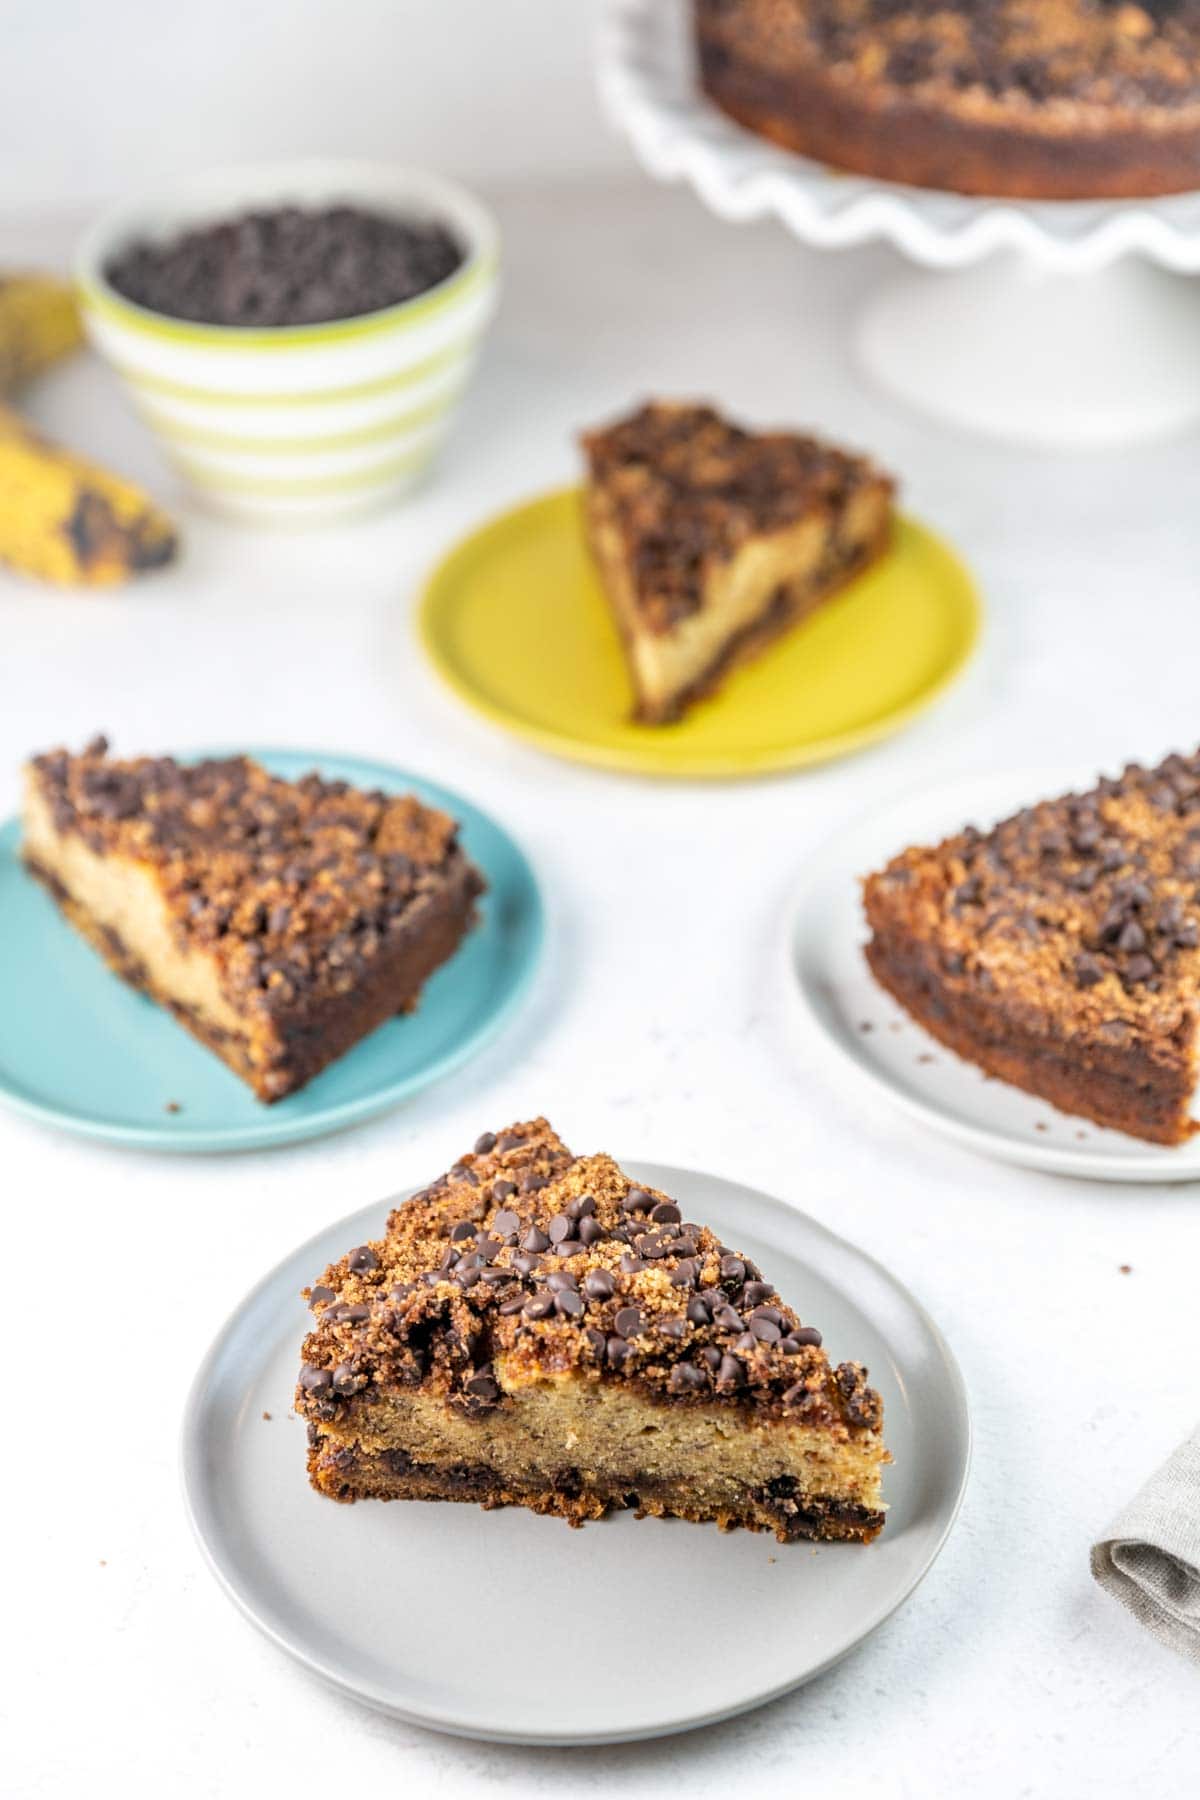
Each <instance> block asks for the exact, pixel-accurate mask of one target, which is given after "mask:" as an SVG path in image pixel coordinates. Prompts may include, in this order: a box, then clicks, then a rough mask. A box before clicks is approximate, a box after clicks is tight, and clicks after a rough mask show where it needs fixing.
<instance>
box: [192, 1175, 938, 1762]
mask: <svg viewBox="0 0 1200 1800" xmlns="http://www.w3.org/2000/svg"><path fill="white" fill-rule="evenodd" d="M629 1167H630V1172H631V1173H632V1174H633V1175H634V1176H635V1178H636V1179H638V1180H640V1181H644V1182H647V1183H648V1184H650V1185H651V1186H654V1187H657V1188H660V1189H662V1190H665V1191H666V1192H667V1193H670V1194H673V1195H675V1196H676V1197H677V1198H678V1199H679V1200H680V1201H681V1202H682V1203H683V1206H684V1210H685V1213H686V1214H687V1215H688V1216H689V1217H692V1218H696V1219H700V1220H702V1221H703V1222H704V1223H705V1224H708V1225H711V1226H712V1227H713V1229H714V1230H715V1231H717V1232H718V1233H719V1234H720V1236H721V1237H722V1238H724V1239H725V1241H726V1242H728V1243H730V1244H735V1245H737V1246H738V1247H739V1248H740V1249H742V1250H744V1251H745V1252H746V1253H747V1254H748V1255H750V1256H752V1257H753V1258H754V1260H755V1261H756V1262H759V1263H761V1265H762V1266H763V1268H764V1270H765V1271H766V1272H767V1273H768V1274H769V1275H770V1277H771V1278H772V1280H774V1281H776V1282H777V1283H778V1285H779V1288H780V1291H781V1292H782V1293H783V1294H784V1295H785V1297H786V1298H788V1299H789V1300H790V1301H791V1302H792V1303H793V1304H794V1305H795V1306H796V1307H797V1309H798V1311H799V1312H800V1314H801V1316H802V1317H803V1318H805V1319H812V1320H814V1321H815V1322H817V1323H818V1324H819V1325H820V1326H821V1329H822V1331H823V1332H824V1334H825V1342H826V1345H827V1347H828V1349H829V1351H830V1353H831V1354H832V1356H833V1357H834V1359H835V1360H841V1359H843V1358H854V1359H856V1360H858V1361H861V1362H865V1363H866V1364H867V1365H868V1366H869V1368H870V1371H871V1377H872V1381H873V1383H874V1384H875V1385H876V1386H878V1388H879V1390H880V1392H881V1393H882V1395H883V1402H884V1417H885V1424H886V1435H887V1441H888V1444H889V1446H890V1448H891V1450H892V1454H893V1456H894V1458H895V1463H894V1466H893V1467H892V1468H891V1469H889V1471H888V1472H887V1475H886V1478H885V1480H886V1494H887V1499H888V1502H889V1506H890V1511H889V1514H888V1523H887V1526H886V1528H885V1530H884V1532H883V1534H882V1536H881V1537H880V1538H879V1539H878V1540H877V1542H876V1543H874V1544H872V1545H869V1546H866V1547H864V1546H861V1545H853V1544H849V1545H845V1544H843V1545H835V1544H829V1545H823V1546H821V1547H819V1548H817V1549H815V1550H814V1547H813V1546H812V1545H810V1544H794V1545H781V1544H777V1543H776V1542H775V1540H774V1539H773V1538H770V1537H763V1536H756V1535H754V1534H751V1533H748V1532H737V1533H734V1534H731V1535H729V1536H726V1535H725V1534H723V1533H721V1532H719V1531H716V1530H714V1529H712V1528H711V1527H709V1526H700V1525H689V1524H685V1523H683V1522H681V1521H675V1520H671V1521H662V1520H656V1519H645V1520H638V1519H635V1518H634V1516H633V1515H632V1514H631V1513H621V1514H618V1515H616V1516H615V1517H613V1518H611V1519H606V1520H604V1521H602V1522H601V1523H598V1524H592V1525H588V1526H586V1527H585V1528H584V1529H583V1530H582V1531H572V1530H570V1528H569V1527H568V1526H567V1525H566V1524H565V1523H564V1522H563V1521H561V1520H559V1519H545V1518H538V1517H537V1516H536V1515H535V1514H533V1513H528V1512H522V1511H519V1510H517V1509H509V1510H506V1511H502V1512H493V1513H484V1512H481V1511H479V1510H478V1509H477V1508H475V1507H472V1506H438V1505H431V1504H425V1503H417V1502H411V1503H405V1504H402V1505H391V1506H386V1505H379V1504H371V1503H364V1504H360V1505H358V1506H337V1505H334V1504H332V1503H331V1502H330V1501H328V1500H325V1499H322V1498H320V1497H319V1496H318V1495H316V1494H314V1493H312V1492H311V1490H310V1489H309V1487H308V1486H307V1483H306V1480H305V1473H304V1427H303V1425H302V1424H301V1423H300V1421H299V1420H298V1419H296V1418H295V1417H294V1416H293V1414H292V1410H291V1402H292V1389H293V1384H294V1381H295V1376H296V1368H297V1365H298V1362H299V1351H300V1341H301V1338H302V1336H303V1334H304V1331H305V1329H306V1319H307V1314H306V1312H305V1309H304V1303H303V1301H302V1300H301V1299H300V1297H299V1290H300V1288H301V1287H302V1286H304V1285H305V1283H307V1282H309V1281H311V1280H313V1279H314V1278H315V1277H316V1276H317V1275H318V1274H319V1273H320V1272H321V1270H322V1269H323V1268H324V1267H325V1265H326V1263H328V1262H330V1261H332V1260H333V1259H334V1258H336V1257H338V1256H340V1255H342V1254H343V1253H344V1252H345V1250H346V1249H347V1248H348V1247H349V1246H350V1245H352V1244H361V1243H363V1242H364V1241H365V1240H366V1239H368V1238H370V1237H376V1236H378V1235H379V1234H380V1233H381V1231H382V1229H383V1224H384V1220H385V1218H386V1216H387V1212H388V1209H389V1204H390V1203H383V1204H380V1205H377V1206H369V1207H367V1208H365V1209H364V1210H363V1211H362V1212H359V1213H355V1214H354V1215H353V1216H352V1217H351V1218H349V1219H343V1220H342V1221H341V1222H340V1223H338V1224H335V1225H332V1226H330V1228H329V1229H328V1230H327V1231H324V1232H322V1233H321V1234H320V1235H319V1236H318V1237H315V1238H313V1239H312V1240H311V1241H310V1242H309V1243H307V1244H305V1245H303V1246H302V1247H301V1248H300V1249H299V1250H297V1251H295V1252H294V1253H293V1255H291V1256H289V1257H288V1258H287V1260H286V1261H285V1262H283V1263H280V1265H279V1266H278V1268H276V1269H274V1270H273V1271H272V1273H271V1274H270V1275H268V1276H267V1277H266V1279H265V1280H264V1281H262V1282H260V1283H259V1285H258V1287H256V1288H255V1289H254V1291H253V1292H252V1293H251V1294H250V1295H248V1296H247V1298H246V1300H245V1301H244V1303H243V1304H242V1305H241V1306H240V1307H239V1308H238V1310H237V1312H236V1313H235V1314H234V1316H233V1318H232V1319H231V1320H230V1321H229V1323H228V1324H227V1325H226V1326H225V1329H224V1330H223V1331H222V1332H221V1335H220V1337H219V1338H218V1339H217V1341H216V1343H215V1344H214V1346H213V1348H212V1350H211V1351H210V1352H209V1355H208V1357H207V1358H206V1360H205V1362H204V1366H203V1367H202V1368H201V1370H200V1373H199V1375H198V1376H197V1378H196V1382H195V1386H194V1387H193V1390H192V1394H191V1397H190V1399H189V1402H188V1407H187V1414H186V1418H185V1422H184V1443H183V1472H184V1486H185V1491H186V1496H187V1503H188V1507H189V1510H190V1512H191V1518H192V1523H193V1525H194V1527H195V1529H196V1532H197V1535H198V1536H199V1539H200V1542H201V1545H202V1546H203V1548H204V1551H205V1554H206V1555H207V1557H208V1560H209V1562H210V1564H211V1565H212V1568H213V1570H214V1572H215V1574H216V1576H217V1578H218V1580H219V1581H220V1582H221V1583H222V1585H223V1586H224V1588H225V1589H226V1591H227V1593H228V1594H229V1595H230V1597H231V1599H233V1600H234V1601H235V1602H236V1603H237V1605H238V1606H240V1607H241V1609H242V1611H243V1612H244V1613H245V1614H246V1616H247V1617H248V1618H249V1619H251V1620H253V1622H254V1623H255V1624H256V1625H257V1626H258V1627H259V1629H260V1630H262V1631H264V1632H265V1633H266V1634H267V1636H268V1637H270V1638H272V1639H273V1640H274V1641H275V1643H277V1644H278V1645H279V1646H280V1648H281V1649H284V1650H287V1651H288V1652H290V1654H291V1655H293V1656H295V1657H296V1658H297V1659H298V1660H299V1661H300V1662H302V1663H304V1664H305V1665H306V1666H307V1667H308V1668H310V1669H312V1670H314V1671H315V1672H316V1673H317V1674H318V1675H322V1676H324V1678H325V1679H326V1680H327V1681H329V1682H331V1683H332V1684H333V1685H334V1686H335V1687H338V1688H341V1689H342V1690H344V1691H345V1692H347V1693H350V1694H353V1695H355V1696H357V1697H358V1698H359V1699H360V1700H364V1701H366V1702H367V1703H368V1704H369V1705H371V1706H375V1707H378V1708H380V1709H381V1710H383V1711H384V1712H389V1713H393V1714H396V1715H397V1716H399V1717H400V1718H403V1719H408V1720H411V1721H413V1722H415V1723H417V1724H421V1725H429V1726H433V1727H435V1728H437V1729H439V1730H442V1731H451V1732H456V1733H459V1734H461V1735H463V1736H468V1737H479V1738H493V1739H499V1740H507V1741H509V1742H513V1743H524V1744H589V1743H606V1742H609V1743H611V1742H616V1741H619V1740H622V1739H629V1738H643V1737H656V1736H660V1735H662V1734H665V1733H667V1732H672V1731H683V1730H686V1729H687V1728H689V1727H691V1726H696V1725H705V1724H709V1723H711V1722H713V1721H714V1720H717V1719H722V1718H726V1717H728V1716H729V1715H730V1714H732V1713H738V1712H743V1711H745V1710H746V1709H747V1708H748V1707H752V1706H758V1705H760V1704H761V1703H762V1702H763V1701H766V1700H770V1699H773V1698H774V1697H775V1696H776V1695H778V1694H781V1693H784V1692H785V1691H786V1690H787V1689H788V1688H792V1687H796V1686H798V1685H799V1683H801V1682H803V1681H807V1680H809V1679H810V1678H811V1677H812V1676H814V1675H817V1674H819V1673H820V1672H821V1671H822V1670H823V1669H827V1668H828V1667H829V1666H830V1664H831V1663H834V1662H836V1661H837V1660H838V1658H839V1657H842V1656H845V1655H846V1653H847V1652H848V1651H849V1650H852V1649H853V1648H854V1646H855V1645H856V1644H858V1643H860V1642H861V1641H862V1639H863V1638H864V1637H866V1636H867V1634H868V1633H869V1632H871V1631H873V1630H874V1629H875V1627H876V1626H877V1625H880V1624H882V1622H883V1621H884V1620H885V1619H886V1618H887V1617H888V1615H889V1614H890V1613H891V1612H893V1611H894V1609H895V1608H896V1607H897V1606H899V1605H900V1603H901V1601H903V1600H904V1599H906V1598H907V1596H908V1595H909V1594H911V1592H912V1590H913V1589H914V1587H916V1585H917V1583H918V1582H919V1581H920V1579H921V1577H922V1576H923V1575H924V1574H925V1573H926V1571H927V1570H928V1568H929V1566H930V1564H931V1563H932V1562H933V1560H934V1558H935V1557H936V1555H937V1553H938V1551H939V1550H940V1549H941V1547H942V1544H943V1543H944V1541H945V1538H946V1535H947V1533H948V1531H949V1530H950V1527H951V1525H952V1524H953V1522H954V1517H955V1514H956V1512H957V1510H958V1506H959V1502H960V1500H961V1498H962V1492H963V1486H964V1483H965V1481H966V1476H967V1463H968V1456H969V1444H970V1427H969V1423H968V1417H967V1403H966V1396H965V1393H964V1390H963V1384H962V1378H961V1376H960V1375H959V1372H958V1368H957V1365H956V1364H955V1361H954V1358H953V1356H952V1355H951V1353H950V1351H949V1349H948V1348H947V1346H946V1345H945V1343H944V1342H943V1341H942V1338H941V1336H940V1334H939V1333H938V1331H937V1328H936V1327H935V1326H934V1324H933V1323H932V1321H931V1320H930V1319H928V1318H927V1317H926V1315H925V1313H924V1312H923V1311H922V1310H921V1308H920V1306H918V1304H917V1302H916V1301H915V1300H914V1299H913V1298H912V1296H911V1295H910V1294H909V1293H907V1292H906V1290H905V1289H904V1288H903V1287H901V1285H900V1283H899V1282H898V1281H896V1280H895V1279H894V1278H893V1277H892V1276H891V1275H889V1274H887V1272H886V1271H885V1270H884V1269H882V1268H880V1266H879V1265H878V1264H877V1263H875V1262H872V1261H871V1259H870V1258H869V1257H866V1256H863V1255H862V1254H861V1253H860V1252H859V1251H857V1250H855V1249H852V1248H851V1246H850V1245H849V1244H847V1243H844V1242H843V1241H842V1240H841V1239H840V1238H837V1237H834V1236H833V1235H832V1233H830V1232H828V1231H826V1230H825V1228H824V1227H823V1226H821V1225H818V1224H816V1223H815V1221H814V1220H812V1219H809V1218H806V1217H805V1216H804V1214H803V1213H798V1212H796V1211H794V1210H793V1209H792V1208H791V1207H790V1206H787V1205H785V1204H784V1203H783V1202H782V1201H780V1200H773V1199H771V1198H770V1197H769V1196H768V1195H766V1194H760V1193H757V1192H756V1191H755V1190H753V1189H751V1188H744V1187H741V1186H739V1185H738V1184H737V1183H735V1182H731V1181H722V1180H719V1179H718V1178H717V1177H715V1176H712V1175H701V1174H696V1173H694V1172H692V1171H689V1170H685V1169H672V1168H665V1167H660V1166H659V1165H657V1164H653V1163H634V1164H632V1165H629ZM268 1413H269V1414H270V1418H269V1419H267V1418H265V1417H264V1414H268ZM714 1592H716V1593H731V1594H736V1595H737V1597H738V1611H739V1614H741V1615H743V1616H744V1617H746V1618H752V1619H753V1620H754V1630H753V1632H749V1633H745V1634H741V1635H739V1637H738V1643H737V1654H736V1655H735V1656H694V1655H692V1654H690V1653H689V1646H692V1645H695V1644H697V1643H703V1642H706V1641H707V1639H708V1637H709V1635H710V1633H711V1628H712V1609H713V1600H712V1595H713V1594H714ZM523 1626H524V1627H525V1628H527V1630H528V1633H529V1645H530V1648H531V1651H532V1654H533V1655H534V1657H535V1659H536V1677H535V1678H534V1677H531V1675H530V1673H529V1670H528V1668H527V1667H526V1666H524V1665H523V1662H522V1659H521V1656H520V1655H519V1653H518V1652H519V1646H520V1642H521V1636H522V1629H523ZM672 1645H677V1646H678V1648H679V1654H678V1656H673V1655H671V1654H670V1647H671V1646H672ZM606 1647H607V1650H611V1651H615V1650H617V1649H619V1654H608V1653H607V1652H606ZM631 1671H632V1672H633V1674H632V1677H631ZM649 1671H653V1675H654V1678H653V1679H652V1680H651V1679H648V1678H647V1676H648V1672H649Z"/></svg>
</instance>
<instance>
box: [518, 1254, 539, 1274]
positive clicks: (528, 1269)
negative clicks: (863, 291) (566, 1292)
mask: <svg viewBox="0 0 1200 1800" xmlns="http://www.w3.org/2000/svg"><path fill="white" fill-rule="evenodd" d="M541 1266H542V1263H541V1258H540V1257H537V1256H528V1255H521V1256H514V1257H513V1259H512V1267H513V1268H514V1269H515V1270H516V1271H517V1274H518V1275H532V1274H533V1271H534V1270H535V1269H540V1268H541Z"/></svg>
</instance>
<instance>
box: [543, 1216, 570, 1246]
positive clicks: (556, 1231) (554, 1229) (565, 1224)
mask: <svg viewBox="0 0 1200 1800" xmlns="http://www.w3.org/2000/svg"><path fill="white" fill-rule="evenodd" d="M571 1223H572V1222H571V1220H570V1219H568V1217H567V1215H566V1213H555V1215H554V1217H553V1218H552V1219H551V1221H550V1223H549V1225H547V1227H546V1230H547V1231H548V1232H549V1233H550V1242H551V1243H552V1244H561V1243H562V1241H563V1239H564V1238H569V1237H570V1235H571Z"/></svg>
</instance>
